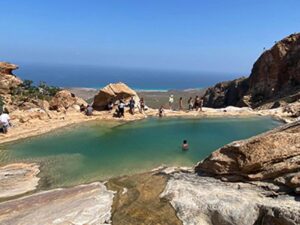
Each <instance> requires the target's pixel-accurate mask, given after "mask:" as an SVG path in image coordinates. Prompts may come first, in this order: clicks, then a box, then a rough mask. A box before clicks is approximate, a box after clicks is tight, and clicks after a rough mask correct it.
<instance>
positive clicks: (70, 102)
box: [49, 90, 87, 111]
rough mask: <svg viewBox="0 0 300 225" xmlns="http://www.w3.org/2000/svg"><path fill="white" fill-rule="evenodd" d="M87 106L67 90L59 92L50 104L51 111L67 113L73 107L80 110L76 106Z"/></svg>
mask: <svg viewBox="0 0 300 225" xmlns="http://www.w3.org/2000/svg"><path fill="white" fill-rule="evenodd" d="M82 104H83V105H85V106H86V105H87V103H86V102H85V101H84V100H83V99H81V98H78V97H76V96H75V95H74V94H73V93H71V92H70V91H67V90H62V91H59V92H57V93H56V94H55V96H54V97H53V98H52V99H51V101H50V102H49V108H50V110H56V111H65V110H67V109H69V108H71V107H73V106H74V107H75V108H78V107H76V106H80V105H82Z"/></svg>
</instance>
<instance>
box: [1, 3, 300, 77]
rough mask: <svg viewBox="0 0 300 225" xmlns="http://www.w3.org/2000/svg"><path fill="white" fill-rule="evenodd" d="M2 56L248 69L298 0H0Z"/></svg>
mask: <svg viewBox="0 0 300 225" xmlns="http://www.w3.org/2000/svg"><path fill="white" fill-rule="evenodd" d="M0 2H1V13H0V27H1V35H0V49H1V51H0V52H1V53H0V60H1V61H2V60H4V61H11V62H14V63H24V62H26V63H27V62H29V63H60V64H64V63H68V64H84V65H101V66H118V67H139V68H153V69H174V70H196V71H213V72H226V73H228V72H230V73H231V72H232V73H239V74H249V73H250V70H251V67H252V64H253V63H254V61H255V60H256V59H257V57H258V56H259V55H260V54H261V52H262V50H263V47H267V48H269V47H271V46H272V45H273V44H274V41H276V40H280V39H281V38H283V37H285V36H287V35H289V34H291V33H294V32H299V31H300V13H299V8H300V1H299V0H264V1H262V0H226V1H225V0H206V1H204V0H203V1H202V0H149V1H146V0H145V1H142V0H126V1H121V0H106V1H102V0H42V1H41V0H0Z"/></svg>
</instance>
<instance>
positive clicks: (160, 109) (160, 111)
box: [158, 106, 164, 117]
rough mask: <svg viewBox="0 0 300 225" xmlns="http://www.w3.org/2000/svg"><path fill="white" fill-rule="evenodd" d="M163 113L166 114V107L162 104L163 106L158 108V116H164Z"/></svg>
mask: <svg viewBox="0 0 300 225" xmlns="http://www.w3.org/2000/svg"><path fill="white" fill-rule="evenodd" d="M163 115H164V107H163V106H161V107H160V108H159V109H158V116H159V117H163Z"/></svg>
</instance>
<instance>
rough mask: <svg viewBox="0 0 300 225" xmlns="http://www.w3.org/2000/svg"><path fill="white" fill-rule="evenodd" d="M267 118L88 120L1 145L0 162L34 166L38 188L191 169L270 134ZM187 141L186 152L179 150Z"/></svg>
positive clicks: (271, 124) (276, 124) (270, 122)
mask: <svg viewBox="0 0 300 225" xmlns="http://www.w3.org/2000/svg"><path fill="white" fill-rule="evenodd" d="M280 124H281V122H279V121H275V120H273V119H271V118H268V117H253V118H211V119H179V118H171V119H169V118H164V119H156V118H150V119H146V120H142V121H136V122H130V123H121V122H90V123H86V124H80V125H74V126H71V127H68V128H63V129H61V130H60V131H56V132H53V133H49V134H46V135H42V136H39V137H34V138H30V139H26V140H23V141H19V142H14V143H10V144H7V145H2V146H0V164H7V163H11V162H37V163H39V164H40V165H41V173H40V177H41V178H42V180H41V182H40V183H41V187H40V188H53V187H58V186H69V185H74V184H79V183H85V182H91V181H95V180H103V179H106V178H109V177H113V176H119V175H124V174H132V173H137V172H142V171H145V170H149V169H152V168H155V167H158V166H160V165H163V164H164V165H168V166H192V165H194V164H195V163H196V162H197V161H199V160H201V159H204V158H205V157H206V156H208V155H209V154H210V153H211V152H212V151H214V150H215V149H217V148H219V147H221V146H223V145H224V144H227V143H229V142H231V141H234V140H238V139H244V138H248V137H251V136H253V135H256V134H259V133H262V132H264V131H267V130H270V129H272V128H274V127H276V126H278V125H280ZM184 139H187V140H188V142H189V145H190V150H189V151H187V152H183V151H182V150H181V143H182V141H183V140H184Z"/></svg>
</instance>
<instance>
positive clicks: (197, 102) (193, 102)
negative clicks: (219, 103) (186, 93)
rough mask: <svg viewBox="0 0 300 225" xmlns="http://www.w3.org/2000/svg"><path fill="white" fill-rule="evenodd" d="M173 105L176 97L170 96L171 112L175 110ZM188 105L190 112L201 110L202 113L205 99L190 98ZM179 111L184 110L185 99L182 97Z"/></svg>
mask: <svg viewBox="0 0 300 225" xmlns="http://www.w3.org/2000/svg"><path fill="white" fill-rule="evenodd" d="M173 103H174V95H170V97H169V108H170V109H171V110H173ZM187 104H188V110H189V111H192V110H196V111H198V110H199V109H200V111H202V107H203V98H200V97H199V96H198V95H197V96H196V97H195V98H194V99H193V98H192V97H190V98H189V99H188V101H187ZM178 105H179V110H183V98H182V97H180V98H179V103H178Z"/></svg>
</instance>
